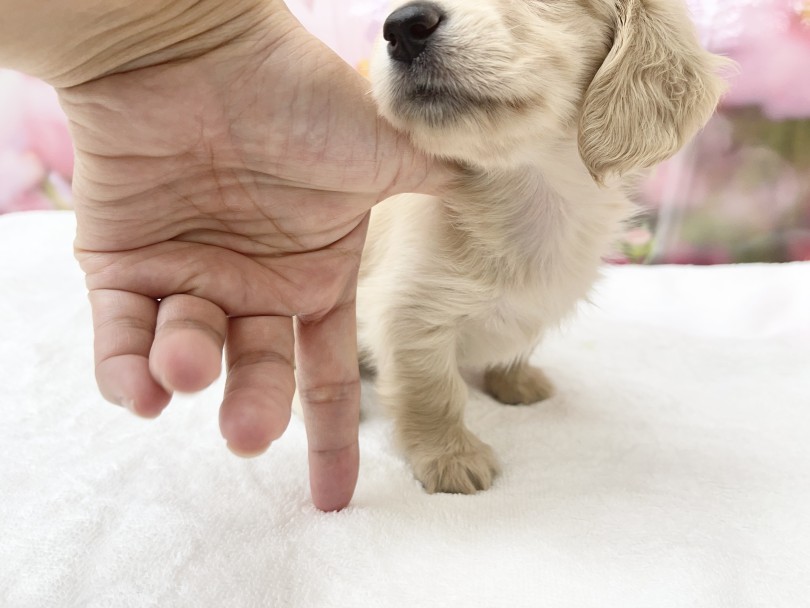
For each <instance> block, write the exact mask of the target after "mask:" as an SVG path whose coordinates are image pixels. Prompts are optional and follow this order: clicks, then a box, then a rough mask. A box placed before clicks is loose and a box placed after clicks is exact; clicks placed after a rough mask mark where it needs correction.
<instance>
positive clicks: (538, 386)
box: [484, 360, 554, 405]
mask: <svg viewBox="0 0 810 608" xmlns="http://www.w3.org/2000/svg"><path fill="white" fill-rule="evenodd" d="M484 389H485V390H486V392H487V393H489V394H490V395H492V396H493V397H494V398H495V399H497V400H498V401H500V402H501V403H506V404H508V405H527V404H530V403H536V402H538V401H543V400H544V399H548V398H549V397H551V396H552V395H553V394H554V385H553V384H552V382H551V380H549V378H548V376H546V374H545V373H543V371H542V370H541V369H538V368H536V367H533V366H531V365H529V363H528V362H527V361H525V360H519V361H517V362H515V363H513V364H511V365H505V366H497V367H492V368H490V369H488V370H487V371H486V372H485V373H484Z"/></svg>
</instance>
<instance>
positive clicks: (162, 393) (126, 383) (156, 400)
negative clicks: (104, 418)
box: [96, 355, 172, 418]
mask: <svg viewBox="0 0 810 608" xmlns="http://www.w3.org/2000/svg"><path fill="white" fill-rule="evenodd" d="M96 382H97V384H98V387H99V390H100V391H101V394H102V396H103V397H104V398H105V399H106V400H107V401H109V402H110V403H114V404H116V405H120V406H122V407H125V408H126V409H127V410H129V411H130V412H132V413H133V414H135V415H136V416H139V417H141V418H157V417H158V416H159V415H160V413H161V412H162V411H163V410H164V409H166V406H167V405H168V404H169V402H170V401H171V398H172V396H171V393H170V392H167V391H166V390H165V389H164V388H163V387H162V386H160V385H159V384H158V383H157V382H155V380H154V379H153V378H152V375H151V374H150V372H149V363H148V361H147V359H146V357H141V356H139V355H120V356H118V357H112V358H110V359H107V360H105V361H102V362H101V363H99V364H98V365H97V366H96Z"/></svg>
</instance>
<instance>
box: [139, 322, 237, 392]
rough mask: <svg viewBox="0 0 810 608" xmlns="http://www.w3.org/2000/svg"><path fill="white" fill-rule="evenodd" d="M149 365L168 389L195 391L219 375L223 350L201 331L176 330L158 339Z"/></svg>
mask: <svg viewBox="0 0 810 608" xmlns="http://www.w3.org/2000/svg"><path fill="white" fill-rule="evenodd" d="M149 367H150V369H151V371H152V375H153V376H154V377H155V378H156V379H157V380H158V381H159V382H160V384H161V385H162V386H163V387H164V388H165V389H166V390H168V391H179V392H182V393H193V392H196V391H200V390H202V389H204V388H206V387H208V386H210V385H211V384H212V383H213V382H214V381H215V380H216V379H217V378H218V377H219V375H220V373H221V372H222V352H221V350H220V349H219V347H218V346H217V345H216V344H214V343H213V342H212V341H211V339H210V338H208V337H207V336H206V335H204V334H202V333H200V332H198V331H194V330H187V331H177V332H174V333H172V334H171V335H168V336H165V337H164V338H162V339H161V340H158V341H156V342H155V345H154V348H153V350H152V353H151V354H150V357H149Z"/></svg>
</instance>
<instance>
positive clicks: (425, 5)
mask: <svg viewBox="0 0 810 608" xmlns="http://www.w3.org/2000/svg"><path fill="white" fill-rule="evenodd" d="M443 19H444V13H443V12H442V11H441V9H440V8H439V7H438V6H436V5H435V4H431V3H430V2H414V3H412V4H406V5H405V6H403V7H401V8H398V9H397V10H395V11H394V12H393V13H391V14H390V15H388V19H386V20H385V24H384V25H383V38H385V39H386V40H387V41H388V54H389V55H390V57H391V59H394V60H396V61H401V62H402V63H411V62H412V61H413V60H414V59H416V58H417V57H419V55H420V54H421V53H422V51H424V50H425V47H426V46H427V44H428V40H430V37H431V36H432V35H433V32H435V31H436V29H437V28H438V27H439V24H440V23H441V22H442V20H443Z"/></svg>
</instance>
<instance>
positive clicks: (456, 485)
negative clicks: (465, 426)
mask: <svg viewBox="0 0 810 608" xmlns="http://www.w3.org/2000/svg"><path fill="white" fill-rule="evenodd" d="M453 443H455V444H456V447H454V448H453V449H451V450H449V451H448V450H447V449H446V448H444V449H443V447H437V446H420V447H418V448H416V449H414V450H412V451H411V453H410V460H411V463H412V465H413V469H414V474H415V475H416V478H417V479H418V480H419V481H421V482H422V485H423V486H424V487H425V490H427V491H428V493H430V494H435V493H436V492H446V493H449V494H475V493H476V492H478V491H479V490H487V489H489V487H490V486H491V485H492V482H493V480H494V479H495V476H496V475H497V474H498V472H499V470H500V467H499V466H498V460H497V458H496V457H495V452H493V450H492V448H491V447H490V446H488V445H487V444H486V443H484V442H483V441H481V440H480V439H478V438H477V437H476V436H475V435H473V434H472V433H470V432H466V433H465V435H464V436H463V438H462V440H461V441H458V442H453Z"/></svg>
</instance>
